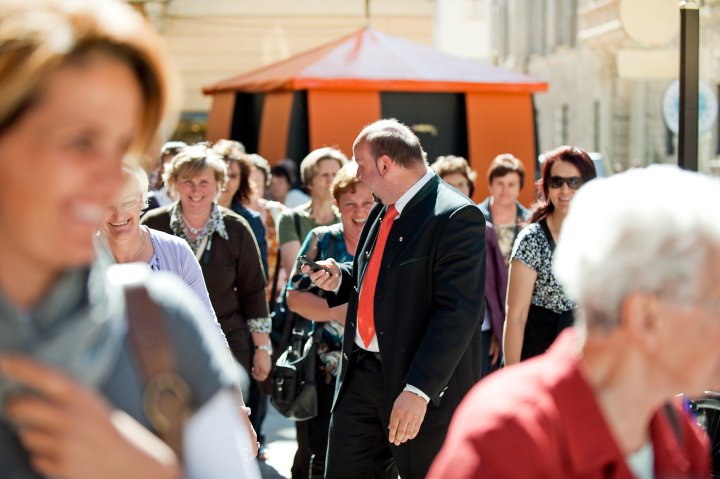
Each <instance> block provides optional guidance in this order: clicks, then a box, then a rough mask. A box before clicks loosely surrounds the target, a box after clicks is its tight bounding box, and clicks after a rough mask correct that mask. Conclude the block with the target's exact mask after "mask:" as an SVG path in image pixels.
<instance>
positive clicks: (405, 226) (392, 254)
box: [378, 176, 440, 284]
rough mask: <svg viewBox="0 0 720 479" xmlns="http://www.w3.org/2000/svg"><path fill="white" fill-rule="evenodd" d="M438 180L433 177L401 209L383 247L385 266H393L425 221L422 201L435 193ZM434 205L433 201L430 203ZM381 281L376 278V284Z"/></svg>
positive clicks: (425, 216)
mask: <svg viewBox="0 0 720 479" xmlns="http://www.w3.org/2000/svg"><path fill="white" fill-rule="evenodd" d="M439 181H440V180H439V178H438V177H437V176H433V177H432V178H430V180H429V181H428V182H427V183H426V184H425V185H424V186H423V187H422V188H421V189H420V191H418V192H417V194H416V195H415V196H413V197H412V198H411V199H410V201H409V202H408V204H407V205H405V208H403V211H402V213H401V214H400V216H399V217H398V218H397V219H396V220H395V224H394V225H393V229H392V230H390V235H389V236H388V241H387V244H386V245H385V253H384V255H383V258H384V259H385V260H386V261H384V262H386V263H387V264H391V265H392V264H395V260H396V258H397V256H398V255H399V254H400V253H401V252H402V251H403V249H405V246H406V245H407V244H408V243H409V242H411V241H412V239H413V236H414V235H415V233H417V232H418V231H419V230H420V229H421V227H422V222H423V221H425V220H426V219H427V217H428V215H426V214H424V212H423V211H422V209H423V205H424V204H426V203H425V202H424V200H425V199H426V198H427V197H428V195H430V194H431V193H432V192H437V186H438V184H439ZM432 204H435V201H434V200H433V201H432ZM380 281H381V279H380V278H378V284H379V283H380Z"/></svg>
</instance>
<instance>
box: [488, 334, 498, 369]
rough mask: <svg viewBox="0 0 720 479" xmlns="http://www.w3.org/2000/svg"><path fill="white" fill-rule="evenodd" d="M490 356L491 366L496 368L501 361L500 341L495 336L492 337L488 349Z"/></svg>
mask: <svg viewBox="0 0 720 479" xmlns="http://www.w3.org/2000/svg"><path fill="white" fill-rule="evenodd" d="M488 355H489V356H490V365H491V366H494V365H496V364H497V362H498V359H500V341H498V338H497V337H495V334H492V335H491V336H490V347H489V349H488Z"/></svg>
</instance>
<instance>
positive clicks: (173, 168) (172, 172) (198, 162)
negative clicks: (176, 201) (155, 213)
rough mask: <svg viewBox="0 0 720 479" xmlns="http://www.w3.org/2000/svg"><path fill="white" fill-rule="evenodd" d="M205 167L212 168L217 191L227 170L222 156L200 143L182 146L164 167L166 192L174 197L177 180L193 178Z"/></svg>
mask: <svg viewBox="0 0 720 479" xmlns="http://www.w3.org/2000/svg"><path fill="white" fill-rule="evenodd" d="M207 168H210V169H211V170H212V172H213V177H214V178H215V183H217V189H218V192H219V191H220V189H221V188H222V187H223V186H224V185H225V181H226V176H225V175H226V172H227V166H226V165H225V161H224V160H223V158H222V156H220V155H219V154H218V153H217V152H215V151H213V149H212V148H210V147H208V146H207V145H206V144H202V143H198V144H196V145H193V146H188V147H185V148H183V149H182V150H180V151H179V152H178V154H177V155H175V156H174V157H173V159H172V160H171V161H170V163H169V164H168V166H167V167H165V173H164V174H163V180H164V181H165V186H166V187H167V189H168V193H170V195H171V196H173V197H176V194H177V182H178V180H182V179H185V178H193V177H195V176H197V175H198V174H200V173H202V172H203V171H205V169H207Z"/></svg>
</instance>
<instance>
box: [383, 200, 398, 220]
mask: <svg viewBox="0 0 720 479" xmlns="http://www.w3.org/2000/svg"><path fill="white" fill-rule="evenodd" d="M397 215H398V210H397V209H396V208H395V204H392V205H390V206H388V209H387V211H386V212H385V216H383V221H392V220H394V219H395V217H396V216H397Z"/></svg>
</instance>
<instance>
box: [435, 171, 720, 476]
mask: <svg viewBox="0 0 720 479" xmlns="http://www.w3.org/2000/svg"><path fill="white" fill-rule="evenodd" d="M670 191H674V192H676V193H678V194H674V195H670V194H669V192H670ZM718 203H720V183H718V182H717V181H716V180H713V179H710V178H708V177H703V176H702V175H698V174H695V173H689V172H683V171H681V170H679V169H677V168H675V167H670V166H652V167H649V168H647V169H641V170H633V171H629V172H626V173H623V174H620V175H616V176H614V177H611V178H608V179H602V180H594V181H592V182H591V183H589V184H588V185H587V186H586V187H584V188H583V189H582V190H581V191H579V192H578V193H577V196H576V197H575V200H574V203H573V205H572V206H571V208H570V212H569V215H568V217H567V219H566V220H565V223H564V225H563V231H562V233H561V235H560V241H559V244H558V248H557V251H556V257H555V265H554V267H555V273H556V275H557V277H558V278H559V279H560V281H561V282H562V283H563V285H564V286H565V288H566V290H567V292H568V294H570V296H572V297H573V298H574V299H576V300H577V301H578V302H579V303H580V304H581V306H582V307H581V311H582V314H581V316H580V317H579V318H578V320H577V324H576V325H575V327H574V328H570V329H568V330H567V331H566V332H564V333H562V334H561V335H560V337H559V338H558V339H557V340H556V341H555V343H554V344H553V346H552V347H551V348H550V350H549V351H548V352H547V353H545V354H544V355H541V356H539V357H537V358H535V359H533V360H530V361H527V362H525V363H521V364H519V365H516V366H512V367H509V368H507V369H505V370H504V371H500V372H499V373H496V374H493V375H491V376H489V377H488V378H487V379H485V380H483V381H481V382H480V383H479V384H478V385H477V386H475V388H474V389H473V390H472V391H471V392H470V393H469V394H468V396H467V397H466V398H465V400H464V401H463V403H462V404H461V405H460V407H459V408H458V410H457V412H456V414H455V416H454V418H453V421H452V424H451V426H450V430H449V433H448V437H447V440H446V442H445V443H444V445H443V448H442V450H441V452H440V453H439V454H438V456H437V458H436V460H435V462H434V464H433V466H432V468H431V470H430V473H429V475H428V477H429V478H446V477H452V478H470V477H482V478H513V479H515V478H556V477H562V478H601V477H602V478H657V479H659V478H690V477H692V478H699V477H707V476H708V474H709V468H710V459H709V451H708V444H707V439H706V438H705V437H704V436H703V435H702V432H701V431H699V430H698V428H697V427H696V425H695V424H694V422H693V419H692V418H691V417H689V415H688V414H686V413H685V412H684V411H683V410H682V409H681V408H680V407H679V406H678V404H677V401H673V397H674V396H675V395H676V394H677V393H680V392H685V393H689V394H691V395H692V394H701V393H702V392H703V390H705V389H708V388H712V387H714V386H717V383H718V381H720V350H718V348H717V345H718V344H720V318H719V317H718V310H719V309H720V268H717V265H718V264H720V222H718V221H717V212H716V211H715V209H714V208H713V207H712V206H711V205H716V204H718Z"/></svg>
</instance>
